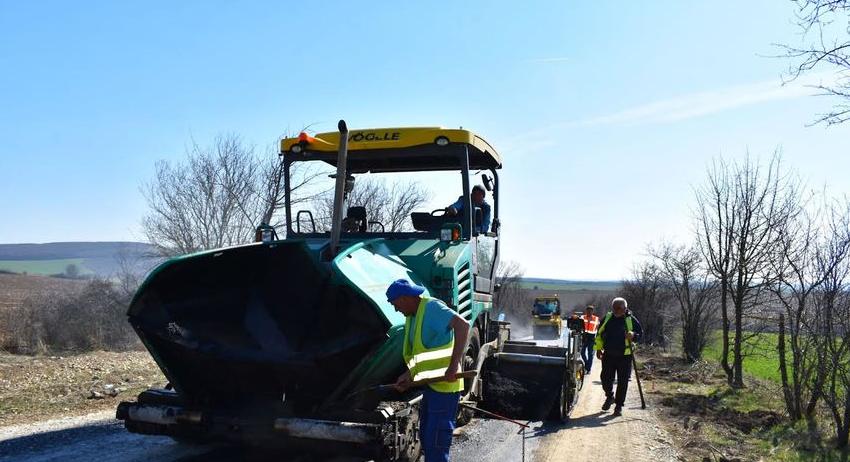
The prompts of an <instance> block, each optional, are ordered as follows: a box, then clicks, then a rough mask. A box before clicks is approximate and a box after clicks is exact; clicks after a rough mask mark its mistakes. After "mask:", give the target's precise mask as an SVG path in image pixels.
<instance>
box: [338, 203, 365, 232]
mask: <svg viewBox="0 0 850 462" xmlns="http://www.w3.org/2000/svg"><path fill="white" fill-rule="evenodd" d="M368 224H369V221H368V220H367V219H366V207H363V206H361V205H357V206H354V207H349V208H348V212H347V213H346V216H345V218H344V219H343V220H342V230H343V231H345V232H347V233H365V232H366V227H367V226H368Z"/></svg>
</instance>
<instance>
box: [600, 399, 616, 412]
mask: <svg viewBox="0 0 850 462" xmlns="http://www.w3.org/2000/svg"><path fill="white" fill-rule="evenodd" d="M612 404H614V397H613V396H606V397H605V402H604V403H603V404H602V410H603V411H607V410H608V409H611V405H612Z"/></svg>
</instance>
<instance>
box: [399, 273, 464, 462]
mask: <svg viewBox="0 0 850 462" xmlns="http://www.w3.org/2000/svg"><path fill="white" fill-rule="evenodd" d="M424 292H425V288H424V287H420V286H417V285H415V284H412V283H411V282H410V281H408V280H406V279H399V280H397V281H395V282H393V283H392V284H390V286H389V288H387V301H389V302H390V303H392V305H393V307H395V310H396V311H398V312H400V313H402V314H404V316H405V317H406V318H407V319H406V321H405V324H404V347H403V353H402V354H403V356H404V361H405V363H406V364H407V368H408V371H407V372H405V373H404V374H402V375H401V376H400V377H399V378H398V380H397V381H396V383H395V388H396V390H398V391H404V390H406V389H407V388H408V387H409V386H410V384H411V383H412V382H413V381H416V380H421V379H427V378H432V377H444V378H445V380H444V381H441V382H434V383H431V384H428V386H427V387H425V389H424V391H423V393H422V404H421V405H420V410H419V437H420V441H421V443H422V451H423V452H424V454H425V462H438V461H439V462H448V460H449V448H450V446H451V443H452V432H453V431H454V428H455V417H456V416H457V407H458V402H459V401H460V392H461V391H463V379H460V378H457V374H458V369H459V367H460V362H461V359H462V358H463V354H464V350H465V348H466V341H467V339H468V337H469V323H468V322H467V321H466V320H465V319H463V318H462V317H461V316H460V315H458V314H457V313H456V312H455V311H454V310H452V309H451V308H449V307H448V306H446V305H445V303H443V302H442V301H440V300H437V299H434V298H429V297H423V296H422V294H423V293H424Z"/></svg>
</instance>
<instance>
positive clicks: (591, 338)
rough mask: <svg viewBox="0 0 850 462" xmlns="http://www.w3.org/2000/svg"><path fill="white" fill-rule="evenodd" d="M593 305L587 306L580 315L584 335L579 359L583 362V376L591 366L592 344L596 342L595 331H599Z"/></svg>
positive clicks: (597, 317)
mask: <svg viewBox="0 0 850 462" xmlns="http://www.w3.org/2000/svg"><path fill="white" fill-rule="evenodd" d="M593 310H594V307H593V305H587V308H585V309H584V314H583V315H581V316H580V317H581V319H582V321H584V334H582V338H581V340H582V342H581V359H582V361H584V371H585V374H590V368H591V367H592V366H593V344H594V342H595V341H596V331H597V329H599V316H596V315H595V314H593Z"/></svg>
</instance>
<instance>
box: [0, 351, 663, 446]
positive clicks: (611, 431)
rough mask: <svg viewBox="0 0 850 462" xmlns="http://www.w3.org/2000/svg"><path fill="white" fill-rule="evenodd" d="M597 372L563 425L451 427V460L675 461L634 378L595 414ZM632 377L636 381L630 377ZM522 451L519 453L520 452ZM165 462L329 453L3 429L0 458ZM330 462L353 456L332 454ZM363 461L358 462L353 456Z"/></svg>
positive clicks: (85, 421) (99, 422)
mask: <svg viewBox="0 0 850 462" xmlns="http://www.w3.org/2000/svg"><path fill="white" fill-rule="evenodd" d="M599 369H600V367H599V366H598V364H597V367H595V368H594V371H593V374H592V375H591V376H589V377H588V378H587V379H586V380H585V388H584V390H582V393H581V396H580V398H579V402H578V404H577V406H576V409H575V410H574V411H573V414H572V419H571V421H570V422H569V423H567V424H563V425H554V424H549V423H543V422H531V423H530V428H529V429H528V430H527V431H526V432H525V434H524V435H523V434H522V433H518V430H519V427H518V426H517V425H515V424H512V423H507V422H502V421H493V420H480V419H476V420H473V421H472V422H471V423H470V424H469V425H467V426H465V427H463V428H461V429H459V430H458V431H457V432H456V436H455V443H454V445H453V446H452V461H454V462H480V461H494V462H517V461H521V460H526V461H539V462H555V461H563V460H570V461H575V462H580V461H585V460H586V461H594V462H595V461H597V460H599V454H608V455H610V456H611V457H608V458H609V459H610V460H622V461H643V460H655V461H674V460H677V459H676V454H675V451H673V450H672V449H671V448H670V446H669V444H668V443H667V441H669V438H668V437H667V435H666V434H665V433H664V432H663V430H662V429H661V428H660V427H659V426H658V425H657V422H656V421H655V418H654V415H653V414H652V413H651V411H650V410H642V409H640V401H639V398H638V395H637V389H636V387H635V386H634V383H632V388H631V389H630V393H629V399H628V401H627V402H626V407H625V410H624V411H625V412H624V416H623V417H618V418H613V417H611V416H610V413H603V412H601V411H600V406H601V405H602V401H603V396H602V393H601V391H600V390H599V375H598V374H599ZM633 382H634V380H633ZM523 455H524V457H523ZM12 460H14V461H16V462H59V461H62V462H84V461H85V462H89V461H97V462H112V461H116V462H117V461H129V462H134V461H138V462H142V461H145V462H146V461H149V460H156V461H163V462H200V461H213V462H214V461H237V460H245V461H252V462H253V461H256V462H261V461H281V460H287V461H294V462H318V461H328V459H327V458H316V457H312V456H308V455H300V456H296V455H282V454H280V453H268V452H256V451H252V452H247V451H246V450H244V449H241V448H234V447H228V446H212V447H210V446H203V447H192V446H186V445H181V444H178V443H175V442H174V441H172V440H171V439H170V438H166V437H155V436H142V435H135V434H131V433H128V432H127V431H126V430H124V427H123V425H122V424H121V422H119V421H116V420H115V419H114V418H113V416H112V413H111V412H108V413H98V414H92V415H89V416H85V417H81V418H67V419H60V420H57V421H50V422H42V423H39V424H34V425H27V426H17V427H7V428H2V429H0V462H5V461H12ZM331 460H333V462H354V461H356V460H357V459H351V458H336V459H331ZM358 462H362V461H358Z"/></svg>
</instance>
